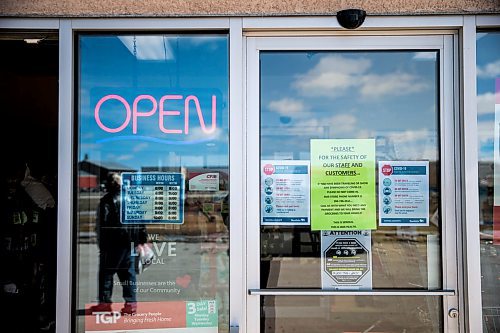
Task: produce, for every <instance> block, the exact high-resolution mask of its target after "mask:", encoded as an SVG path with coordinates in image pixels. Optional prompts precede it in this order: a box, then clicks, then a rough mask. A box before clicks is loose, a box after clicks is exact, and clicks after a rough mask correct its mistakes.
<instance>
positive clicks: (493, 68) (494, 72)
mask: <svg viewBox="0 0 500 333" xmlns="http://www.w3.org/2000/svg"><path fill="white" fill-rule="evenodd" d="M477 76H479V77H480V78H483V79H484V78H495V77H498V76H500V59H499V60H497V61H494V62H490V63H489V64H486V65H484V66H477Z"/></svg>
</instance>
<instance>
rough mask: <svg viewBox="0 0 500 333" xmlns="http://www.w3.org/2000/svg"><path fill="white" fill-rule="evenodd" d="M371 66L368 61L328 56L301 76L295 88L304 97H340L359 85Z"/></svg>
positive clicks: (294, 84)
mask: <svg viewBox="0 0 500 333" xmlns="http://www.w3.org/2000/svg"><path fill="white" fill-rule="evenodd" d="M370 66H371V61H370V60H368V59H349V58H345V57H342V56H340V55H331V56H326V57H323V58H321V59H320V61H319V62H318V64H317V65H316V66H314V67H313V68H312V69H311V70H309V71H308V72H307V73H306V74H303V75H299V76H298V77H297V79H296V80H295V82H294V83H293V87H294V88H296V89H297V90H299V92H300V93H301V94H303V95H311V96H331V97H334V96H339V95H341V94H342V93H343V91H344V90H346V89H348V88H349V87H351V86H356V85H358V84H359V81H358V80H359V78H360V77H361V75H362V74H363V73H364V72H366V70H368V69H369V68H370Z"/></svg>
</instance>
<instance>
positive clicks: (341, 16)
mask: <svg viewBox="0 0 500 333" xmlns="http://www.w3.org/2000/svg"><path fill="white" fill-rule="evenodd" d="M365 17H366V12H365V11H364V10H362V9H345V10H341V11H339V12H337V21H339V24H340V25H341V26H342V27H344V28H346V29H356V28H359V27H360V26H361V25H362V24H363V22H364V21H365Z"/></svg>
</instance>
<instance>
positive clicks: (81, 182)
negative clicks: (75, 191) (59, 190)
mask: <svg viewBox="0 0 500 333" xmlns="http://www.w3.org/2000/svg"><path fill="white" fill-rule="evenodd" d="M78 188H79V189H80V191H95V190H97V189H99V186H98V184H97V176H96V175H92V174H90V173H88V172H86V171H83V170H79V171H78Z"/></svg>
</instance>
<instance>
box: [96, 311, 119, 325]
mask: <svg viewBox="0 0 500 333" xmlns="http://www.w3.org/2000/svg"><path fill="white" fill-rule="evenodd" d="M94 314H95V323H96V324H116V322H117V321H118V319H120V318H121V316H122V315H121V314H120V312H118V311H102V312H94Z"/></svg>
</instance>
